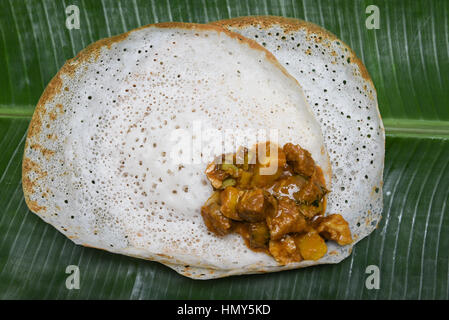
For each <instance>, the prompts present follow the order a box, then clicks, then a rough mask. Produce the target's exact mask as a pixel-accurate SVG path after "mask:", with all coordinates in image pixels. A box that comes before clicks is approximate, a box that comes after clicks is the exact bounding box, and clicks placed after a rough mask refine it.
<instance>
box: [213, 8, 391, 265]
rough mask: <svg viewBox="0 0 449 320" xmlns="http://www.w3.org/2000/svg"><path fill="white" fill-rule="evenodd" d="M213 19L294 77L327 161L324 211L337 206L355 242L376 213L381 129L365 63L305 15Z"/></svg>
mask: <svg viewBox="0 0 449 320" xmlns="http://www.w3.org/2000/svg"><path fill="white" fill-rule="evenodd" d="M215 24H217V25H220V26H222V27H225V28H227V29H228V30H230V31H233V32H237V33H239V34H241V35H243V36H245V37H247V38H249V39H253V40H255V41H257V42H258V43H259V44H261V45H262V46H264V47H265V48H266V49H268V50H269V51H270V52H271V53H273V55H274V56H275V57H276V59H278V61H279V63H280V64H282V65H283V66H284V67H285V69H287V71H288V72H289V73H290V74H291V75H292V76H294V77H295V78H296V79H297V80H298V82H299V83H300V85H301V87H302V89H303V90H304V93H305V94H306V98H307V101H308V102H309V104H310V106H311V107H312V109H313V111H314V114H315V116H316V118H317V119H318V121H319V122H320V125H321V129H322V132H323V137H324V141H325V144H326V148H327V150H328V152H329V156H330V159H331V163H332V171H333V176H332V191H331V193H330V194H329V195H328V203H327V213H341V214H342V215H343V217H344V218H345V220H347V221H348V222H349V223H350V227H351V231H352V234H353V235H354V238H355V242H354V244H355V243H356V242H357V241H360V240H361V239H363V238H364V237H366V236H367V235H368V234H370V233H371V232H372V231H373V230H374V229H375V228H376V227H377V225H378V223H379V220H380V218H381V213H382V206H383V203H382V183H383V182H382V176H383V168H384V154H385V132H384V127H383V123H382V119H381V116H380V113H379V110H378V106H377V96H376V90H375V88H374V84H373V82H372V80H371V78H370V77H369V74H368V72H367V70H366V68H365V66H364V65H363V63H362V62H361V61H360V60H359V59H358V58H357V57H356V55H355V53H354V52H353V51H352V50H351V49H350V48H349V47H348V46H347V45H345V44H344V43H343V42H342V41H341V40H339V39H338V38H337V37H336V36H335V35H333V34H331V33H330V32H328V31H326V30H324V29H322V28H321V27H319V26H317V25H315V24H312V23H309V22H306V21H302V20H297V19H290V18H283V17H275V16H254V17H241V18H234V19H230V20H222V21H218V22H216V23H215ZM349 254H350V250H347V251H346V252H345V253H344V254H340V255H339V258H338V259H336V260H335V261H334V262H338V261H339V260H341V259H343V258H344V257H345V256H347V255H349Z"/></svg>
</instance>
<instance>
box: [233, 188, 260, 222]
mask: <svg viewBox="0 0 449 320" xmlns="http://www.w3.org/2000/svg"><path fill="white" fill-rule="evenodd" d="M266 205H267V203H266V201H265V197H264V193H263V190H262V189H255V190H246V191H244V192H243V195H242V196H241V198H240V201H239V203H238V205H237V212H238V215H239V217H240V218H242V219H243V220H245V221H248V222H258V221H263V220H265V217H266V212H265V208H266Z"/></svg>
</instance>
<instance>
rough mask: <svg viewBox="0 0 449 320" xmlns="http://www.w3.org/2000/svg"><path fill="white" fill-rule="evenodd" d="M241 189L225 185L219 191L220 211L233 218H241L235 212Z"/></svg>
mask: <svg viewBox="0 0 449 320" xmlns="http://www.w3.org/2000/svg"><path fill="white" fill-rule="evenodd" d="M240 194H241V191H239V190H238V189H237V188H234V187H226V188H225V189H224V190H223V191H222V192H221V193H220V200H221V207H220V211H221V213H222V214H223V215H224V216H225V217H227V218H229V219H233V220H242V219H241V218H240V217H239V215H238V214H237V204H238V202H239V198H240Z"/></svg>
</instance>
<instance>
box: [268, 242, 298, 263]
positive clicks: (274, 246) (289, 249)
mask: <svg viewBox="0 0 449 320" xmlns="http://www.w3.org/2000/svg"><path fill="white" fill-rule="evenodd" d="M268 250H269V251H270V253H271V255H272V256H273V258H274V259H276V261H277V262H279V263H280V264H282V265H286V264H288V263H291V262H298V261H301V260H302V259H301V255H300V254H299V251H298V248H297V246H296V243H295V240H294V239H293V237H292V236H290V235H286V236H285V237H283V238H282V239H279V240H270V242H269V245H268Z"/></svg>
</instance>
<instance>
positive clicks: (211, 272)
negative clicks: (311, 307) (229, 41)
mask: <svg viewBox="0 0 449 320" xmlns="http://www.w3.org/2000/svg"><path fill="white" fill-rule="evenodd" d="M150 27H155V28H179V29H186V30H188V29H195V30H203V31H215V32H217V33H224V34H226V35H227V36H229V37H230V38H234V39H237V40H238V41H239V42H241V43H243V44H246V45H247V46H249V47H250V48H252V49H256V50H259V51H261V52H262V53H264V54H265V57H266V58H267V60H268V61H269V62H270V63H271V64H273V65H274V66H275V67H276V68H277V69H279V70H280V71H281V72H282V73H283V74H284V75H285V76H287V78H290V79H291V80H292V81H294V82H295V83H296V85H297V89H298V91H301V88H300V86H299V84H298V82H297V81H296V79H294V78H293V77H291V76H290V75H289V74H288V72H287V71H285V69H284V68H283V67H282V66H281V65H280V64H279V63H278V62H277V60H276V59H275V58H274V56H273V55H272V54H271V53H270V52H268V51H267V50H266V49H264V48H263V47H262V46H260V45H258V44H257V43H256V42H255V41H252V40H249V39H246V38H244V37H242V36H239V35H237V34H235V33H232V32H229V31H226V30H224V29H222V28H221V27H218V26H211V25H199V24H188V23H161V24H155V25H148V26H144V27H141V28H138V29H134V30H131V31H129V32H127V33H125V34H122V35H118V36H115V37H111V38H108V39H103V40H100V41H98V42H96V43H94V44H91V45H90V46H88V47H87V48H86V49H84V50H82V51H81V52H80V53H79V54H78V55H77V56H76V57H75V58H73V59H71V60H68V61H67V62H66V64H65V65H64V66H63V67H62V68H61V69H60V71H59V72H58V73H57V74H56V76H55V77H54V78H53V79H52V80H51V81H50V83H49V84H48V86H47V87H46V89H45V91H44V93H43V94H42V96H41V98H40V100H39V102H38V104H37V106H36V110H35V113H34V115H33V117H32V121H31V123H30V126H29V130H28V134H27V139H26V142H25V153H24V158H23V165H22V184H23V190H24V195H25V201H26V203H27V205H28V206H29V208H30V210H31V211H32V212H34V213H36V214H38V215H39V216H40V217H41V218H42V219H44V220H45V221H46V222H48V221H47V220H46V219H47V216H48V214H51V213H49V212H47V208H46V206H45V205H43V204H42V202H41V203H40V201H39V200H36V199H38V198H42V199H45V198H47V197H49V195H48V191H49V190H44V188H45V186H42V185H40V182H41V180H42V179H45V177H47V175H48V172H46V171H45V169H44V168H42V166H41V165H40V164H39V163H38V162H39V161H48V160H50V159H51V158H52V157H54V155H55V151H54V150H52V149H51V148H47V147H46V146H45V141H41V132H42V128H43V126H45V127H46V128H49V127H50V126H51V125H52V123H54V122H56V121H58V119H60V118H61V117H63V115H64V106H63V105H61V104H57V105H55V106H54V107H52V108H50V109H49V108H47V104H49V103H51V102H52V101H53V100H54V98H55V97H57V96H58V95H61V94H64V93H65V91H68V90H69V89H68V88H66V87H64V88H63V83H64V81H63V79H62V78H63V77H73V76H74V74H75V72H78V71H79V70H78V68H79V67H82V66H83V63H84V62H87V61H89V60H91V59H93V60H96V59H98V57H99V56H100V52H101V50H102V49H103V48H107V49H110V48H111V46H112V45H113V44H115V43H120V42H121V41H123V40H125V39H127V38H128V36H129V35H130V34H131V33H132V32H135V31H137V30H142V29H145V28H150ZM86 68H87V67H86ZM301 92H302V91H301ZM301 94H302V93H301ZM305 105H306V109H307V108H308V112H310V115H311V116H312V117H313V113H312V111H311V110H310V107H309V106H308V105H307V104H306V103H305ZM320 134H321V133H319V135H320ZM43 139H45V140H46V141H50V140H54V141H57V140H58V137H57V136H56V135H54V134H52V133H50V134H48V135H47V136H46V137H44V138H43ZM30 150H32V151H30ZM29 152H34V153H36V152H37V153H39V157H38V158H39V161H37V160H36V159H33V158H30V157H29V156H28V153H29ZM321 153H324V154H326V151H325V150H324V149H323V148H321ZM44 159H45V160H44ZM327 162H328V159H327ZM326 166H327V169H326ZM322 167H323V171H324V173H325V175H326V176H330V175H331V167H330V166H329V165H324V166H323V165H322ZM326 180H327V183H329V184H330V178H329V179H326ZM37 189H39V190H37ZM31 198H34V200H33V199H31ZM54 226H55V225H54ZM55 227H56V228H57V229H58V230H59V231H60V232H62V233H64V232H66V231H67V230H64V229H63V230H61V228H60V226H55ZM63 231H64V232H63ZM68 237H69V238H71V239H72V240H73V241H74V242H75V243H77V244H83V243H79V242H77V241H76V240H77V239H76V238H74V237H70V236H68ZM83 245H85V246H90V247H96V246H95V245H92V244H86V243H84V244H83ZM97 248H99V249H104V250H107V251H111V252H118V253H122V254H126V255H129V256H134V257H138V258H143V259H149V260H154V261H158V262H161V263H164V264H166V265H168V266H170V267H172V268H174V269H175V270H176V271H178V272H179V273H181V274H183V275H186V276H190V277H192V278H199V279H208V278H216V277H223V276H227V275H233V274H241V273H259V272H269V271H280V270H285V269H291V268H298V267H302V266H308V265H311V264H315V262H310V261H305V262H302V263H299V264H291V265H288V266H274V267H271V268H270V267H265V266H264V265H263V264H262V265H260V264H255V265H250V266H248V267H246V268H243V269H228V270H224V271H223V272H221V270H217V269H214V268H211V267H210V265H208V264H204V267H203V265H202V264H201V263H200V264H198V265H197V266H196V267H193V268H197V269H196V270H197V271H198V272H196V271H195V270H192V269H191V268H189V267H186V266H185V264H186V263H185V261H184V257H182V255H181V256H179V257H180V259H177V258H176V257H172V256H169V255H165V254H154V255H148V254H146V255H145V256H143V254H141V252H138V251H133V252H120V251H118V250H112V249H110V248H104V247H97ZM337 255H338V254H337ZM269 258H270V259H272V258H271V257H269ZM331 260H332V259H331ZM321 263H326V262H325V261H322V262H321Z"/></svg>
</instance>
